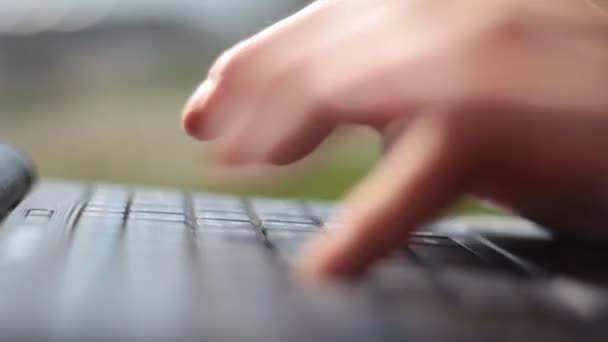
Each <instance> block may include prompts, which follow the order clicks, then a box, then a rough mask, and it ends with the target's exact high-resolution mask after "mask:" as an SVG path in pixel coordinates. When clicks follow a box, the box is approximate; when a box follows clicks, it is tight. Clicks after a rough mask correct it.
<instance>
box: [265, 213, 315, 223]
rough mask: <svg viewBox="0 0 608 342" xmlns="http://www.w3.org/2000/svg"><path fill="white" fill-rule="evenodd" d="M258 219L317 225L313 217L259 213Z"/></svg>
mask: <svg viewBox="0 0 608 342" xmlns="http://www.w3.org/2000/svg"><path fill="white" fill-rule="evenodd" d="M258 217H259V218H260V220H262V221H276V222H292V223H308V224H315V223H316V222H315V220H314V219H313V218H312V217H308V216H303V215H291V214H268V213H258Z"/></svg>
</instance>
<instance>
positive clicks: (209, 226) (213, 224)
mask: <svg viewBox="0 0 608 342" xmlns="http://www.w3.org/2000/svg"><path fill="white" fill-rule="evenodd" d="M196 222H197V225H198V227H199V229H201V230H216V231H229V230H239V229H245V230H253V229H254V225H253V224H252V223H251V222H248V221H225V220H215V219H199V220H197V221H196Z"/></svg>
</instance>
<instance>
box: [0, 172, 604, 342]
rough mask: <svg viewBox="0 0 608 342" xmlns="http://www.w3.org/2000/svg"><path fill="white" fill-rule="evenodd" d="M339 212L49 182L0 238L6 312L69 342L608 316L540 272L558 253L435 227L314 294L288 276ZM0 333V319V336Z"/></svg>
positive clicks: (526, 323) (465, 327)
mask: <svg viewBox="0 0 608 342" xmlns="http://www.w3.org/2000/svg"><path fill="white" fill-rule="evenodd" d="M337 209H338V208H337V207H336V204H335V203H332V202H322V201H305V200H283V199H281V200H275V199H268V198H242V197H237V196H230V195H220V194H212V193H200V192H184V191H178V190H174V189H161V188H140V187H126V186H118V185H99V184H94V185H87V184H80V183H71V182H43V183H41V184H40V185H39V186H38V187H37V188H36V189H35V190H34V191H33V192H32V193H31V194H30V195H29V196H28V197H27V198H26V200H25V201H23V202H22V203H21V204H20V205H19V206H17V208H15V210H14V211H13V213H12V214H11V215H9V217H7V218H6V219H5V220H4V222H3V224H2V227H1V229H0V272H3V274H12V275H13V277H10V278H4V279H2V280H0V302H2V303H5V304H6V303H8V304H6V305H5V307H8V308H12V306H11V304H14V308H13V309H14V312H19V311H20V310H26V309H27V310H29V309H32V308H35V310H34V311H35V314H36V315H34V316H36V317H39V318H40V321H39V324H38V325H39V326H41V327H44V326H45V324H46V325H48V326H49V329H55V330H58V331H61V332H62V333H65V334H66V335H65V336H88V335H86V334H92V332H91V331H94V332H95V333H94V335H95V337H97V338H100V337H108V336H106V335H105V334H106V333H108V332H117V331H118V332H117V334H118V335H121V334H122V335H121V336H132V334H135V335H137V334H138V333H143V332H145V334H144V335H142V336H139V337H141V338H142V339H148V338H150V336H154V337H158V336H163V334H169V335H170V338H171V339H172V340H176V338H175V334H176V332H179V334H180V336H182V337H183V338H184V340H191V339H190V338H191V337H192V336H199V337H200V336H204V337H206V339H205V340H216V339H215V338H217V339H220V340H249V341H258V340H259V341H285V340H290V341H299V340H302V341H310V340H319V341H323V340H335V338H336V336H338V337H341V338H346V339H347V340H351V341H357V340H359V341H375V340H387V341H392V340H394V341H399V340H403V339H405V338H407V339H411V336H418V337H421V336H424V338H415V339H413V340H416V341H418V340H420V341H427V340H433V341H443V340H445V341H459V340H463V341H487V340H497V341H498V340H504V341H515V340H522V339H524V340H527V339H531V338H530V337H531V336H536V337H538V339H541V340H551V341H570V340H578V339H579V338H580V336H581V329H582V327H586V326H587V325H586V324H588V322H596V321H597V317H603V316H601V314H602V313H603V312H604V311H603V309H604V307H605V306H604V304H603V303H604V302H605V298H606V297H605V295H604V293H603V290H602V289H601V288H594V287H590V286H587V284H585V283H581V282H578V281H577V280H576V279H569V278H565V277H560V276H555V274H556V273H555V272H553V273H552V272H549V271H551V268H550V267H549V266H550V261H551V260H553V259H555V260H557V258H545V259H547V262H546V263H537V262H535V260H534V258H529V257H528V256H529V255H526V254H525V253H524V252H525V251H521V253H519V252H518V253H516V254H514V253H512V252H510V250H505V249H503V248H501V246H500V245H497V244H495V243H494V242H492V241H490V240H486V239H484V238H482V237H479V238H473V237H471V236H458V235H451V234H446V233H444V232H442V230H441V229H435V226H434V225H429V226H428V227H426V228H424V229H421V230H420V231H418V232H417V233H415V234H414V235H413V236H412V238H411V239H410V241H409V242H408V244H407V245H404V247H403V248H402V249H401V250H399V251H396V252H394V253H393V254H391V256H389V257H387V258H386V259H385V260H382V261H380V262H379V263H378V264H377V265H376V266H375V267H373V268H372V269H371V271H370V272H368V274H367V275H366V276H365V277H364V279H361V281H359V282H357V283H356V284H341V285H339V286H338V288H339V290H336V288H333V286H330V288H329V289H326V288H324V289H322V290H320V289H316V290H314V291H312V292H310V291H309V290H308V289H307V288H305V287H304V288H303V287H302V286H300V285H298V284H297V283H294V281H293V279H292V278H291V277H289V268H290V265H291V263H292V262H293V261H294V259H295V258H296V257H297V256H298V254H299V252H300V251H301V248H302V247H303V246H304V245H305V244H306V243H307V242H308V241H309V240H310V239H311V238H314V237H315V236H318V235H319V234H323V232H324V229H325V228H324V225H323V224H324V223H325V222H326V221H327V220H328V219H329V218H330V217H331V215H332V213H334V212H335V211H336V210H337ZM547 255H549V254H547ZM524 256H525V257H524ZM602 264H603V263H602ZM556 270H557V271H558V269H557V268H556ZM554 271H555V270H554ZM558 275H559V274H558ZM22 284H45V286H43V287H42V288H41V287H39V286H27V285H26V286H23V285H22ZM33 293H35V294H36V295H33ZM11 298H26V299H24V300H19V301H15V300H11ZM24 303H26V304H24ZM43 303H44V305H43ZM28 308H29V309H28ZM7 310H8V309H7ZM7 310H3V311H5V312H7ZM27 310H26V311H27ZM9 312H10V310H9ZM27 313H28V315H31V312H30V311H27ZM598 315H599V316H598ZM28 317H29V316H28ZM28 319H32V318H28ZM6 322H8V321H6ZM6 322H5V321H4V318H3V316H2V315H1V314H0V332H1V331H2V328H3V327H4V326H6V325H7V324H9V323H6ZM121 322H122V324H121ZM10 326H12V327H14V326H15V325H14V322H11V323H10ZM313 327H314V328H313ZM429 327H437V329H429ZM471 327H477V328H478V329H479V330H478V331H476V332H472V331H471ZM505 327H508V328H507V329H509V333H508V334H504V333H503V332H504V330H505ZM24 329H25V328H24ZM121 329H123V330H124V331H123V330H121ZM25 330H27V329H25ZM590 331H595V330H593V329H591V330H590ZM270 332H272V336H269V333H270ZM83 334H84V335H83ZM0 335H1V334H0ZM169 335H168V336H169ZM328 336H329V337H331V338H328ZM379 336H380V337H379ZM167 338H169V337H167ZM197 339H198V340H201V339H200V338H197ZM594 339H595V338H594V337H589V338H588V339H586V340H594ZM106 340H109V338H106ZM597 340H601V339H597Z"/></svg>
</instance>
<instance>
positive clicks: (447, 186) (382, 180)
mask: <svg viewBox="0 0 608 342" xmlns="http://www.w3.org/2000/svg"><path fill="white" fill-rule="evenodd" d="M442 121H443V120H442V119H438V116H433V115H428V116H427V115H425V116H424V117H420V119H418V120H416V121H415V122H413V123H412V127H411V128H410V131H409V132H408V134H406V135H405V136H403V137H402V138H401V139H400V140H399V141H398V143H396V145H395V146H394V148H393V149H392V150H391V151H390V153H389V154H388V155H387V156H386V158H385V160H384V161H383V163H382V164H381V165H380V166H379V167H378V168H377V169H376V170H375V171H374V172H373V173H372V174H371V176H370V177H369V178H368V179H366V180H365V181H364V182H363V183H362V184H361V185H360V186H359V187H358V188H357V189H356V190H355V192H354V193H353V194H352V195H351V196H350V197H349V198H347V200H346V201H345V207H346V208H348V213H347V214H342V215H341V216H340V217H338V219H337V220H336V222H337V224H338V225H339V226H338V227H337V228H336V229H334V230H331V229H330V230H329V231H328V233H327V234H326V235H324V236H323V237H321V238H320V239H319V240H318V241H316V243H314V244H313V245H311V246H310V249H309V250H307V253H305V254H304V258H302V259H301V260H302V263H301V264H300V267H299V270H300V274H301V275H302V276H304V278H312V279H315V278H325V277H330V278H331V277H337V278H349V277H352V276H355V275H357V274H359V273H360V272H361V271H362V270H363V269H364V268H365V267H366V266H367V265H369V264H370V263H371V262H373V261H374V260H376V259H378V258H381V257H382V256H384V255H386V254H387V253H389V252H390V251H391V250H393V249H395V248H397V247H399V246H401V245H402V244H403V243H404V241H405V240H406V239H407V237H408V235H409V234H410V233H411V232H412V231H413V230H414V229H415V228H416V227H417V226H418V225H419V224H420V223H422V222H424V221H425V220H428V219H430V218H431V217H432V216H433V215H434V214H435V213H437V212H438V211H439V210H440V209H442V208H443V207H445V206H446V205H447V204H449V203H450V202H451V201H452V200H453V199H455V197H456V196H457V195H458V194H459V193H460V192H461V190H462V189H463V186H464V185H463V184H462V181H463V180H464V175H465V171H467V165H468V162H467V158H466V154H468V153H469V151H468V147H467V146H466V145H461V146H459V144H458V143H459V141H458V139H454V138H453V137H454V136H455V135H454V134H451V133H448V131H449V128H446V125H445V124H444V123H443V122H442ZM463 141H464V140H463Z"/></svg>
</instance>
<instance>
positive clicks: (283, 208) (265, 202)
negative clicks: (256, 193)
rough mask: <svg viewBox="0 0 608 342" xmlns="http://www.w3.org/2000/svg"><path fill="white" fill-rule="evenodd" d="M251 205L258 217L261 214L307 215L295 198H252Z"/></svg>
mask: <svg viewBox="0 0 608 342" xmlns="http://www.w3.org/2000/svg"><path fill="white" fill-rule="evenodd" d="M251 205H252V206H253V209H254V210H255V212H256V213H257V214H258V215H260V218H261V217H262V215H263V214H279V215H293V216H296V217H297V216H307V215H306V209H305V207H304V206H303V205H302V204H301V203H300V202H297V201H295V200H273V199H261V198H254V199H252V200H251Z"/></svg>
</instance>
